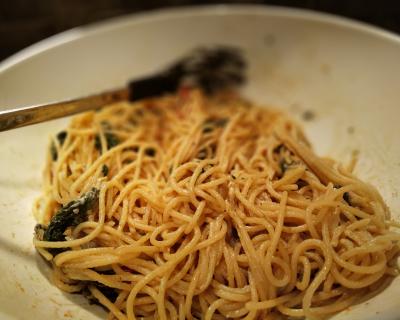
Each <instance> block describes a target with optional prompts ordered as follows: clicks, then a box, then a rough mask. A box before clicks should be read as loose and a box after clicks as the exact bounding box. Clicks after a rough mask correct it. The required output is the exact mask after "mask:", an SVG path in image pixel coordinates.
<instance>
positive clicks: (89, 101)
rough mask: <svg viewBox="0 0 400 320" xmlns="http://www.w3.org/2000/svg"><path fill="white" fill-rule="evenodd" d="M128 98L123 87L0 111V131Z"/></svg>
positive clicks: (127, 91)
mask: <svg viewBox="0 0 400 320" xmlns="http://www.w3.org/2000/svg"><path fill="white" fill-rule="evenodd" d="M128 99H129V90H128V89H127V88H124V89H116V90H111V91H105V92H102V93H99V94H95V95H91V96H87V97H83V98H78V99H72V100H66V101H59V102H54V103H49V104H40V105H33V106H29V107H23V108H16V109H12V110H7V111H0V132H1V131H7V130H11V129H15V128H19V127H24V126H27V125H31V124H35V123H40V122H44V121H48V120H53V119H57V118H62V117H65V116H70V115H73V114H77V113H80V112H84V111H88V110H95V109H99V108H101V107H104V106H105V105H107V104H110V103H114V102H118V101H123V100H128Z"/></svg>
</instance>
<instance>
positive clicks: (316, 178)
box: [34, 90, 400, 320]
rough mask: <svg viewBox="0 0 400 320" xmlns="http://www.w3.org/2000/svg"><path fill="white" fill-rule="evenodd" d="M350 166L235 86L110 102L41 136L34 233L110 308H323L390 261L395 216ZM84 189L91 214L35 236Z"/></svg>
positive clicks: (383, 278) (369, 280)
mask: <svg viewBox="0 0 400 320" xmlns="http://www.w3.org/2000/svg"><path fill="white" fill-rule="evenodd" d="M351 171H352V168H351V167H350V168H345V167H344V166H343V165H341V164H339V163H337V162H335V161H333V160H331V159H326V158H320V157H318V156H316V155H315V154H314V152H313V151H312V150H311V148H310V146H309V143H308V142H307V140H306V139H305V137H304V135H303V132H302V130H301V128H299V126H298V125H297V124H296V123H295V122H293V121H292V120H291V119H290V118H289V117H288V116H287V115H285V114H284V113H282V112H280V111H277V110H271V109H265V108H261V107H258V106H255V105H252V104H251V103H249V102H247V101H244V100H243V99H240V98H238V97H237V96H234V95H232V94H224V95H220V96H216V97H212V98H207V97H205V96H204V95H202V93H201V92H199V91H196V90H191V91H182V92H180V93H178V94H177V95H173V96H165V97H160V98H154V99H149V100H145V101H142V102H139V103H136V104H129V103H120V104H116V105H112V106H110V107H107V108H105V109H103V110H102V111H100V112H97V113H96V112H89V113H85V114H82V115H79V116H77V117H75V118H73V119H72V121H71V123H70V125H69V126H68V128H66V130H65V131H63V132H61V133H59V134H58V135H57V136H56V137H54V138H53V139H52V142H51V148H50V151H49V152H48V159H47V165H46V170H45V183H44V191H43V194H42V196H41V197H40V199H38V201H37V203H36V204H35V208H34V210H35V214H36V217H37V219H38V221H39V222H40V223H41V225H39V228H37V232H36V236H35V239H34V244H35V246H36V247H37V249H38V250H39V252H40V253H41V254H42V255H43V256H44V257H45V258H46V259H48V260H50V261H51V264H52V266H53V270H54V282H55V284H56V285H57V286H58V287H59V288H61V289H62V290H64V291H67V292H83V293H85V294H86V295H88V296H89V297H90V298H91V299H92V300H94V301H96V302H97V303H99V304H101V305H103V306H104V307H105V308H106V309H108V310H109V319H129V320H131V319H137V318H140V319H206V320H209V319H226V318H232V319H281V318H286V317H309V318H311V319H319V318H324V317H326V316H329V315H331V314H333V313H336V312H339V311H341V310H343V309H345V308H347V307H348V306H350V305H352V304H355V303H358V302H360V301H362V300H365V299H368V298H369V297H371V296H373V295H375V294H377V293H378V292H380V291H381V290H382V289H384V288H385V287H386V286H387V285H388V284H389V283H390V281H391V280H392V279H393V277H394V276H396V275H397V272H398V270H397V263H396V262H397V256H398V254H399V243H400V235H399V233H395V232H393V231H391V230H390V229H391V227H393V226H397V227H398V226H399V225H398V224H397V223H396V222H393V221H390V213H389V210H388V208H387V206H386V205H385V203H384V202H383V200H382V198H381V196H380V195H379V194H378V192H377V191H376V189H375V188H374V187H372V186H370V185H369V184H367V183H364V182H362V181H360V180H359V179H358V178H356V177H355V176H354V175H353V174H352V173H351ZM93 190H95V192H94V191H93ZM90 192H91V193H92V194H91V195H92V196H93V195H94V196H93V197H94V201H93V202H94V203H93V204H91V206H90V207H89V208H87V209H88V210H87V214H86V217H85V218H84V219H83V220H79V221H75V220H74V221H75V223H71V224H70V225H68V226H66V228H65V230H64V229H63V230H62V231H61V232H62V233H61V239H60V238H58V239H56V241H54V240H50V241H49V240H48V241H44V240H43V232H44V231H45V230H46V229H47V228H48V227H49V224H50V222H51V221H52V220H54V216H55V215H56V213H57V212H60V210H61V211H62V210H63V208H64V209H65V208H67V207H68V204H70V203H71V201H75V202H73V203H80V204H82V203H83V201H85V200H84V199H85V195H86V196H87V194H88V193H90ZM79 201H81V202H79ZM73 212H74V214H75V213H76V214H79V209H74V210H73ZM58 216H60V214H59V215H58Z"/></svg>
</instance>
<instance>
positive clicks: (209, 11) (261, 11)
mask: <svg viewBox="0 0 400 320" xmlns="http://www.w3.org/2000/svg"><path fill="white" fill-rule="evenodd" d="M234 14H249V15H256V16H273V17H283V18H289V19H294V18H296V19H303V20H306V21H313V22H319V23H326V24H330V25H336V26H340V27H344V28H348V29H352V30H355V31H359V32H363V33H366V34H369V35H371V36H375V37H377V38H383V39H385V40H387V41H390V42H393V43H395V44H398V45H400V35H398V34H396V33H394V32H392V31H388V30H386V29H383V28H381V27H378V26H375V25H372V24H369V23H366V22H362V21H358V20H354V19H350V18H347V17H343V16H339V15H335V14H331V13H325V12H320V11H315V10H310V9H302V8H295V7H284V6H271V5H260V4H244V5H243V4H212V5H191V6H180V7H171V8H159V9H154V10H150V11H142V12H139V13H131V14H125V15H120V16H116V17H113V18H108V19H104V20H101V21H98V22H93V23H89V24H86V25H82V26H77V27H74V28H72V29H68V30H66V31H63V32H60V33H57V34H55V35H52V36H50V37H47V38H45V39H43V40H40V41H38V42H36V43H34V44H31V45H29V46H28V47H26V48H24V49H22V50H20V51H18V52H16V53H14V54H12V55H11V56H9V57H8V58H6V59H4V60H3V61H0V74H1V73H3V72H5V71H7V70H8V69H11V68H12V67H13V66H15V65H17V64H19V63H21V62H23V61H24V60H27V59H29V58H31V57H33V56H35V55H37V54H40V53H42V52H45V51H46V50H48V49H51V48H54V47H58V46H61V45H63V44H66V43H68V42H72V41H74V40H77V39H80V38H84V37H87V36H90V35H93V34H96V33H101V32H108V31H112V30H113V29H119V28H121V27H124V26H128V25H135V24H141V23H149V22H156V21H163V20H168V19H176V18H178V19H179V18H182V17H190V16H210V15H214V16H215V15H220V16H224V15H225V16H226V15H234Z"/></svg>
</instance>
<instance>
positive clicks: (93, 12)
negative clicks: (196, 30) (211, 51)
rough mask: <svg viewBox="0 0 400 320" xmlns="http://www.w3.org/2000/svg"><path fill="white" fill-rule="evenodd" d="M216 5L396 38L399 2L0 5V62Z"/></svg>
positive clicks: (116, 0) (194, 0) (174, 0)
mask: <svg viewBox="0 0 400 320" xmlns="http://www.w3.org/2000/svg"><path fill="white" fill-rule="evenodd" d="M219 3H236V4H239V3H242V4H251V3H255V4H270V5H280V6H291V7H298V8H307V9H312V10H317V11H323V12H329V13H333V14H338V15H342V16H346V17H350V18H353V19H357V20H361V21H365V22H368V23H372V24H375V25H378V26H380V27H382V28H385V29H388V30H391V31H394V32H397V33H400V1H395V0H393V1H389V0H331V1H328V0H325V1H324V0H319V1H317V0H304V1H301V0H297V1H295V0H281V1H278V0H275V1H273V0H271V1H267V0H264V1H262V0H247V1H246V0H242V1H237V0H236V1H235V0H230V1H229V0H226V1H215V0H202V1H201V0H164V1H161V0H96V1H95V0H0V60H3V59H4V58H6V57H8V56H9V55H11V54H13V53H14V52H17V51H18V50H21V49H22V48H24V47H27V46H28V45H30V44H32V43H34V42H37V41H39V40H41V39H43V38H46V37H48V36H51V35H53V34H55V33H58V32H61V31H64V30H67V29H70V28H73V27H76V26H79V25H83V24H87V23H91V22H95V21H99V20H102V19H106V18H110V17H115V16H118V15H123V14H128V13H134V12H139V11H145V10H154V9H158V8H164V7H176V6H184V5H200V4H219Z"/></svg>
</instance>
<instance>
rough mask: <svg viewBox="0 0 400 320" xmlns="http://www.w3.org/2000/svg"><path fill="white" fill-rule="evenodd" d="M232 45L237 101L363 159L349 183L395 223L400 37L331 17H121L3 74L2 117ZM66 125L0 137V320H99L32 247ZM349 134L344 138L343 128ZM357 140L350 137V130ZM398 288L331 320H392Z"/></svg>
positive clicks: (279, 11)
mask: <svg viewBox="0 0 400 320" xmlns="http://www.w3.org/2000/svg"><path fill="white" fill-rule="evenodd" d="M210 44H229V45H236V46H240V47H242V48H244V50H245V53H246V55H247V59H248V61H249V62H250V70H249V80H250V81H249V83H248V86H247V87H246V88H245V94H247V95H248V96H250V97H251V98H253V99H255V100H257V101H260V102H262V103H264V104H269V105H275V106H280V107H282V108H285V109H287V110H288V111H289V112H291V113H292V114H293V115H294V116H295V117H297V118H301V114H302V113H303V112H304V111H306V110H311V111H313V112H314V113H315V115H316V116H315V119H314V120H313V121H309V122H305V123H304V126H305V129H306V132H307V134H308V135H309V137H310V139H311V142H312V143H313V144H314V146H315V148H316V150H317V152H318V153H319V154H323V155H329V156H333V157H335V158H337V159H339V160H342V161H345V160H347V159H349V158H350V157H349V155H350V153H351V152H352V151H353V150H355V149H357V150H359V152H360V160H361V161H360V163H359V165H358V166H357V173H358V174H359V175H360V176H361V177H362V178H363V179H365V180H367V181H370V182H371V183H373V184H374V185H376V186H377V187H378V188H379V190H380V192H381V193H382V195H383V197H384V199H385V200H386V202H387V204H388V205H389V207H390V208H391V210H392V213H393V215H394V216H397V218H399V213H400V198H399V192H400V174H399V173H400V143H399V140H398V139H399V134H400V128H399V118H400V59H399V57H400V39H399V38H398V37H397V36H395V35H393V34H390V33H388V32H386V31H382V30H379V29H377V28H374V27H370V26H367V25H364V24H361V23H358V22H353V21H350V20H347V19H342V18H337V17H333V16H329V15H324V14H319V13H312V12H307V11H301V10H294V9H283V8H271V7H262V6H212V7H200V8H185V9H174V10H167V11H159V12H153V13H149V14H147V13H146V14H141V15H134V16H127V17H123V18H118V19H113V20H110V21H107V22H104V23H100V24H95V25H92V26H88V27H81V28H77V29H74V30H71V31H68V32H65V33H62V34H60V35H57V36H55V37H52V38H50V39H47V40H45V41H42V42H40V43H38V44H36V45H34V46H31V47H30V48H28V49H26V50H23V51H22V52H20V53H18V54H16V55H15V56H13V57H11V58H9V59H8V60H6V61H4V62H3V63H2V64H1V65H0V106H1V107H0V109H1V108H5V107H6V106H7V107H13V106H16V105H24V104H33V103H40V102H48V101H51V100H56V99H63V98H70V97H76V96H79V95H84V94H88V93H91V92H96V91H100V90H102V89H106V88H110V87H117V86H120V85H123V84H124V83H125V82H126V80H128V79H129V78H131V77H133V76H140V75H144V74H147V73H149V72H151V71H153V70H157V69H159V68H160V67H161V66H163V65H165V64H167V63H168V62H169V61H172V60H174V59H175V57H178V56H180V55H181V54H183V53H186V52H187V51H188V50H189V49H191V48H193V47H197V46H201V45H210ZM66 121H67V120H66V119H62V120H57V121H52V122H48V123H45V124H40V125H35V126H31V127H27V128H23V129H18V130H14V131H10V132H5V133H1V134H0V145H1V157H0V168H1V170H0V274H1V277H0V318H1V319H4V320H6V319H42V318H43V319H65V318H66V317H67V318H68V317H70V318H73V319H87V320H90V319H99V318H101V317H103V318H104V316H105V313H104V311H103V310H102V309H101V308H99V307H96V306H89V305H88V304H87V302H86V301H85V299H84V298H82V297H80V296H78V295H67V294H64V293H62V292H60V291H59V290H58V289H56V288H55V287H54V286H52V285H51V284H50V282H49V281H48V268H47V266H45V264H44V263H43V262H42V260H41V259H40V258H38V255H37V254H36V253H35V250H34V249H33V247H32V233H33V227H34V225H35V221H34V218H33V216H32V214H31V207H32V202H33V200H34V198H35V197H36V196H37V195H38V194H39V192H40V182H41V171H42V168H43V165H44V154H45V150H46V147H47V142H48V136H49V134H51V133H54V132H57V131H58V130H59V129H60V128H62V127H63V126H65V124H66ZM351 128H352V129H351ZM352 130H353V131H354V132H353V133H351V131H352ZM399 297H400V281H399V278H397V279H396V280H395V281H393V283H392V285H391V286H390V287H389V288H388V289H387V290H386V291H384V292H383V293H382V294H380V295H379V296H377V297H375V298H374V299H372V300H370V301H369V302H367V303H364V304H361V305H358V306H354V307H352V308H351V309H350V310H346V311H344V312H342V313H341V314H339V315H337V316H336V317H335V318H334V319H376V317H377V315H378V314H379V319H387V320H388V319H399V318H400V311H399V309H398V306H399V303H398V302H399Z"/></svg>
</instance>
